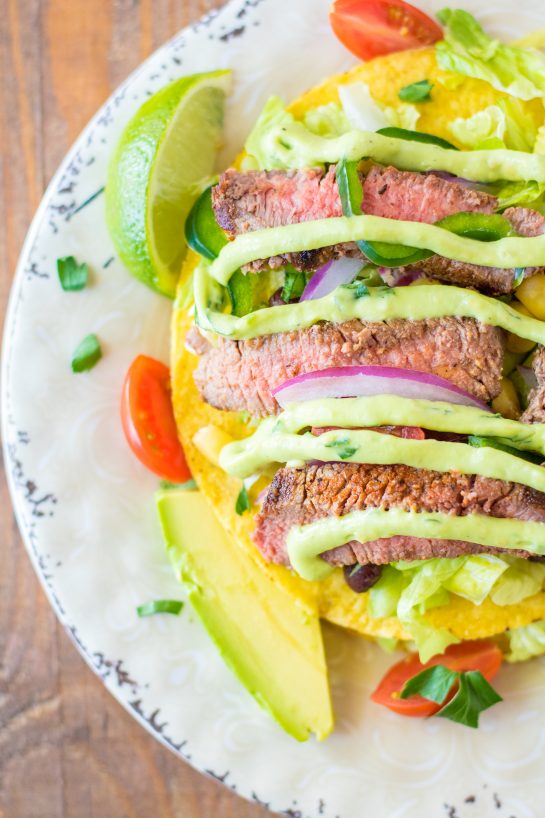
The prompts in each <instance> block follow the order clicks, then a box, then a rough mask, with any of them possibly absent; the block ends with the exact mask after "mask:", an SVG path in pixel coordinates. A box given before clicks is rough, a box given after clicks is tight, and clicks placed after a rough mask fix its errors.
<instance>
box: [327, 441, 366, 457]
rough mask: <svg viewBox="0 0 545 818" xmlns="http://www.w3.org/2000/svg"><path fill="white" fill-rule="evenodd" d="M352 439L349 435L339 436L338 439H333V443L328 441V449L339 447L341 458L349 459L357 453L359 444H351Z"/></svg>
mask: <svg viewBox="0 0 545 818" xmlns="http://www.w3.org/2000/svg"><path fill="white" fill-rule="evenodd" d="M349 443H350V440H349V438H348V437H338V438H337V440H332V441H331V443H326V444H325V446H326V449H338V450H339V451H338V455H339V457H340V458H341V460H348V458H349V457H352V455H354V454H356V452H357V451H358V447H357V446H355V447H354V446H349V445H348V444H349Z"/></svg>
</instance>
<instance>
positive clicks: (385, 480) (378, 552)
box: [253, 463, 545, 565]
mask: <svg viewBox="0 0 545 818" xmlns="http://www.w3.org/2000/svg"><path fill="white" fill-rule="evenodd" d="M366 508H383V509H386V510H388V509H390V508H401V509H403V510H405V511H419V512H433V511H436V512H443V513H446V514H454V515H457V516H466V515H468V514H484V515H487V516H490V517H503V518H513V519H518V520H534V521H537V522H545V494H544V493H542V492H538V491H535V490H534V489H530V488H528V487H526V486H522V485H519V484H517V483H508V482H504V481H502V480H492V479H490V478H487V477H479V476H476V475H464V474H457V473H454V474H453V473H440V472H435V471H427V470H424V469H413V468H410V467H409V466H403V465H395V466H376V465H360V464H358V463H324V464H319V465H307V466H305V467H304V468H302V469H293V468H288V467H286V468H283V469H280V470H279V471H278V472H277V474H276V476H275V478H274V480H273V482H272V484H271V486H270V488H269V491H268V493H267V496H266V498H265V502H264V504H263V507H262V509H261V511H260V512H259V514H257V516H256V528H255V532H254V535H253V538H254V542H255V543H256V545H257V546H258V548H259V550H260V551H261V553H262V554H263V556H264V558H265V559H266V560H268V561H269V562H277V563H281V564H283V565H286V564H288V562H289V560H288V556H287V552H286V537H287V534H288V531H289V530H290V528H292V526H294V525H305V524H307V523H311V522H313V521H314V520H319V519H321V518H323V517H328V516H336V517H340V516H343V515H345V514H348V513H350V512H351V511H360V510H363V509H366ZM482 551H488V552H501V549H494V548H486V547H485V546H480V545H475V544H473V543H466V542H460V541H457V540H428V539H423V538H419V537H405V536H396V537H390V538H384V539H379V540H374V541H373V542H368V543H358V542H351V543H348V544H346V545H343V546H340V547H339V548H335V549H333V550H332V551H328V552H327V554H326V555H325V559H327V560H328V562H331V563H332V564H334V565H352V564H353V563H355V562H359V563H362V564H366V563H372V564H374V565H383V564H385V563H389V562H396V561H397V560H407V559H409V560H412V559H430V558H431V557H457V556H459V555H461V554H476V553H480V552H482ZM509 553H510V554H513V555H516V556H522V557H529V556H530V554H528V553H527V552H525V551H515V552H514V551H509Z"/></svg>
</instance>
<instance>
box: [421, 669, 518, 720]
mask: <svg viewBox="0 0 545 818" xmlns="http://www.w3.org/2000/svg"><path fill="white" fill-rule="evenodd" d="M501 701H503V699H502V697H501V696H500V695H499V693H496V691H495V690H494V688H493V687H492V685H490V684H489V683H488V682H487V681H486V679H485V678H484V676H483V674H482V673H481V671H480V670H470V671H467V673H461V674H460V687H459V688H458V692H457V693H456V695H455V696H454V698H453V699H451V700H450V702H449V703H448V704H447V705H445V707H443V709H442V710H440V711H439V713H438V714H437V715H438V716H441V718H444V719H450V720H451V721H457V722H458V723H459V724H465V725H467V726H468V727H478V726H479V715H480V713H482V712H483V710H488V708H489V707H492V705H494V704H497V703H498V702H501Z"/></svg>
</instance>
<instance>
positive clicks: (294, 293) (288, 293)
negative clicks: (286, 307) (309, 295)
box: [281, 267, 307, 304]
mask: <svg viewBox="0 0 545 818" xmlns="http://www.w3.org/2000/svg"><path fill="white" fill-rule="evenodd" d="M306 284H307V279H306V276H305V274H304V273H301V272H299V271H298V270H294V269H293V267H288V268H287V269H286V276H285V278H284V287H283V288H282V295H281V298H282V301H284V303H286V304H288V303H289V302H290V301H293V300H294V299H296V298H300V297H301V296H302V295H303V290H304V289H305V287H306Z"/></svg>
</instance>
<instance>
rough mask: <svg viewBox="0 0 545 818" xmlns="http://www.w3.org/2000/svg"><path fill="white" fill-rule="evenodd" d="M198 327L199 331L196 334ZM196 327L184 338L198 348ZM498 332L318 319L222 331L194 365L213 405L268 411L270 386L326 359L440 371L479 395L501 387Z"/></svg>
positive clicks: (454, 323) (468, 326)
mask: <svg viewBox="0 0 545 818" xmlns="http://www.w3.org/2000/svg"><path fill="white" fill-rule="evenodd" d="M195 333H197V335H195ZM197 336H198V332H197V330H193V331H192V332H191V333H190V335H188V339H187V343H188V345H189V346H190V347H192V348H193V349H194V350H195V351H196V352H197V354H199V353H202V339H201V338H200V336H198V337H197ZM502 359H503V334H502V331H501V330H499V329H497V328H496V327H490V326H486V325H484V324H481V323H479V322H477V321H474V320H473V319H471V318H451V317H447V318H431V319H426V320H423V321H401V320H395V321H388V322H376V323H364V322H362V321H358V320H351V321H346V322H344V323H342V324H331V323H328V322H325V321H322V322H320V323H318V324H314V325H313V326H312V327H308V328H307V329H302V330H294V331H292V332H285V333H279V334H276V335H265V336H261V337H258V338H252V339H250V340H247V341H231V340H226V339H220V341H219V343H218V346H217V347H212V346H209V347H208V351H207V352H206V353H205V354H202V355H201V359H200V361H199V365H198V367H197V369H196V371H195V382H196V384H197V386H198V388H199V391H200V393H201V395H202V397H203V399H204V400H205V401H206V402H207V403H210V404H211V405H212V406H215V407H217V408H218V409H230V410H233V411H242V410H246V411H248V412H250V413H251V414H253V415H271V414H274V413H276V412H277V411H278V408H279V407H278V404H277V402H276V400H275V399H274V397H273V396H272V394H271V390H272V389H274V388H275V387H276V386H279V385H280V384H282V383H283V382H284V381H286V380H288V379H289V378H293V377H295V376H296V375H300V374H304V373H307V372H316V371H317V370H319V369H325V368H327V367H331V366H354V365H381V366H396V367H404V368H407V369H415V370H419V371H421V372H430V373H432V374H434V375H439V376H441V377H443V378H446V379H447V380H449V381H451V382H452V383H454V384H456V386H459V387H461V388H462V389H465V390H466V391H467V392H470V393H471V394H472V395H475V397H477V398H480V399H481V400H484V401H489V400H491V399H492V398H494V397H495V396H496V395H497V394H498V393H499V390H500V382H501V369H502Z"/></svg>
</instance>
